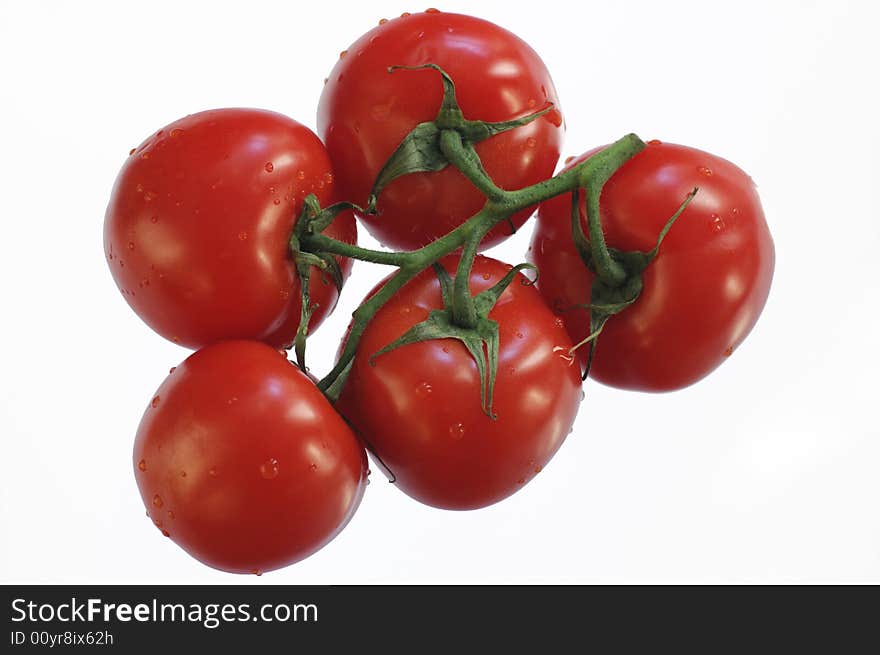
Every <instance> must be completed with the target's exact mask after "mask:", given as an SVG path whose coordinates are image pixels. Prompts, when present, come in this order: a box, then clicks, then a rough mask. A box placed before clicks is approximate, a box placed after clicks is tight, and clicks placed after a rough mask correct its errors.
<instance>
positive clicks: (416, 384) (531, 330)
mask: <svg viewBox="0 0 880 655" xmlns="http://www.w3.org/2000/svg"><path fill="white" fill-rule="evenodd" d="M456 263H457V257H456V256H453V257H449V258H446V259H444V260H442V264H443V266H444V267H445V268H446V269H447V270H449V271H451V272H453V273H454V271H455V266H456ZM510 268H511V267H510V266H509V265H508V264H504V263H503V262H499V261H497V260H494V259H490V258H488V257H484V256H478V257H477V258H476V260H475V262H474V266H473V272H472V274H471V278H470V288H471V291H472V293H478V292H480V291H483V290H485V289H487V288H489V287H491V286H492V285H494V284H495V283H497V282H498V281H499V280H500V279H501V278H502V277H504V275H505V274H506V273H507V272H508V271H509V270H510ZM525 281H526V279H525V277H523V276H522V275H521V274H520V275H519V276H518V278H517V280H514V282H513V283H512V284H511V285H510V286H509V287H507V290H506V291H504V293H503V294H502V295H501V297H500V299H499V301H498V303H497V304H496V305H495V307H494V308H493V309H492V310H491V311H490V313H489V317H490V318H491V319H493V320H495V321H497V322H498V323H499V337H500V340H499V341H500V347H499V357H498V373H497V379H496V382H495V392H494V402H493V408H492V409H493V410H494V413H495V414H496V415H497V418H495V419H494V420H493V419H491V418H489V416H487V414H486V413H485V412H484V411H483V408H482V407H481V402H480V376H479V373H478V371H477V367H476V364H475V362H474V359H473V357H472V356H471V354H470V353H469V352H468V351H467V349H466V348H465V347H464V346H463V345H462V343H461V342H460V341H458V340H456V339H448V338H447V339H439V340H431V341H426V342H421V343H413V344H409V345H406V346H403V347H400V348H398V349H396V350H393V351H391V352H387V353H385V354H383V355H381V356H379V357H376V358H375V359H374V360H373V361H372V363H371V361H370V356H371V355H372V354H373V353H375V352H377V351H379V350H380V349H381V348H383V347H385V346H386V345H388V343H389V342H391V341H393V340H394V339H396V338H397V337H399V336H400V335H401V334H403V333H404V332H406V331H407V330H408V329H409V328H411V327H412V326H413V325H415V324H416V323H418V322H420V321H423V320H424V319H425V318H426V317H427V315H428V313H429V311H431V310H433V309H441V308H442V306H443V304H442V299H441V296H440V288H439V283H438V281H437V278H436V275H435V273H434V272H433V271H432V270H427V271H425V272H423V273H422V274H421V275H419V276H418V277H417V278H415V279H414V280H412V281H411V282H410V283H409V284H407V285H406V286H404V287H403V289H402V290H401V291H400V292H399V293H398V294H397V295H396V296H395V297H394V298H392V300H391V301H389V302H388V303H387V304H386V305H385V306H384V307H383V308H382V309H381V310H380V311H379V313H378V314H377V315H376V316H375V317H374V319H373V320H372V321H371V322H370V324H369V325H368V327H367V329H366V331H365V332H364V334H363V337H362V338H361V341H360V344H359V347H358V351H357V355H356V357H355V360H354V364H353V366H352V369H351V372H350V375H349V377H348V380H347V382H346V384H345V387H344V388H343V391H342V395H341V396H340V398H339V401H338V403H337V408H338V409H339V411H340V412H341V413H342V414H343V415H344V416H345V417H346V419H347V420H348V421H349V422H350V423H351V424H352V426H353V427H354V429H355V430H356V431H357V433H358V435H359V436H360V437H361V438H362V439H363V441H364V442H365V443H367V444H368V445H369V446H368V447H369V448H370V450H371V452H372V453H373V454H374V455H375V456H376V459H377V462H378V463H379V464H380V465H381V467H382V468H383V470H384V471H386V472H390V474H391V475H392V476H393V480H394V485H395V487H397V488H398V489H400V490H401V491H403V492H404V493H406V494H408V495H409V496H411V497H413V498H415V499H416V500H418V501H420V502H422V503H425V504H427V505H431V506H433V507H438V508H441V509H456V510H469V509H477V508H481V507H486V506H488V505H491V504H493V503H496V502H498V501H499V500H502V499H503V498H506V497H507V496H509V495H511V494H513V493H515V492H516V491H518V490H520V489H522V488H523V487H524V486H525V485H526V484H527V483H528V482H530V481H531V480H533V479H534V478H535V477H536V476H537V475H538V473H540V472H541V471H542V469H543V468H544V467H545V466H546V465H547V463H548V462H549V461H550V459H551V458H552V457H553V455H554V454H555V453H556V452H557V450H558V449H559V447H560V446H561V445H562V443H563V441H564V440H565V437H566V436H567V435H568V434H569V432H570V431H571V427H572V425H573V423H574V419H575V416H576V414H577V410H578V407H579V405H580V402H581V399H582V397H583V395H582V392H581V380H580V371H579V369H578V366H577V365H575V360H574V358H573V357H571V356H570V355H569V353H568V351H569V349H570V348H571V346H572V342H571V339H570V338H569V336H568V334H567V332H566V330H565V328H564V326H563V324H562V321H560V320H558V319H557V318H556V317H555V316H554V315H553V313H552V312H551V311H550V309H549V308H548V307H547V306H546V304H545V303H544V301H543V299H542V298H541V296H540V295H539V294H538V293H537V291H535V289H534V288H533V287H532V286H530V285H529V286H527V285H525V284H523V282H525Z"/></svg>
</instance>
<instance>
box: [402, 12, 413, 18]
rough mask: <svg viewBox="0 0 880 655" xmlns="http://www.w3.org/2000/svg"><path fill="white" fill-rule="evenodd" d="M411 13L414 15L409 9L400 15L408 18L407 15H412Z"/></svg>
mask: <svg viewBox="0 0 880 655" xmlns="http://www.w3.org/2000/svg"><path fill="white" fill-rule="evenodd" d="M411 15H412V14H410V13H409V12H408V11H405V12H403V13H402V14H400V17H401V18H406V17H407V16H411Z"/></svg>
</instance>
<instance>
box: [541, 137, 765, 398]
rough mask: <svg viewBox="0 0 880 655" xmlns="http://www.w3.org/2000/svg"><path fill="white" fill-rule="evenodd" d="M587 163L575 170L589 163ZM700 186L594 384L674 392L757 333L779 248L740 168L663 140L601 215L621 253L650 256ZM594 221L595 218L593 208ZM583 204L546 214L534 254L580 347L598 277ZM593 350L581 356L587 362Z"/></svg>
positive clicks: (603, 354)
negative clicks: (581, 247)
mask: <svg viewBox="0 0 880 655" xmlns="http://www.w3.org/2000/svg"><path fill="white" fill-rule="evenodd" d="M589 154H592V153H587V154H585V155H583V156H581V157H580V158H578V160H576V161H575V162H572V164H571V166H574V165H575V164H576V163H578V162H579V161H582V160H583V159H585V158H586V157H587V156H588V155H589ZM694 187H699V192H698V193H697V195H696V197H695V198H694V200H693V201H692V202H691V204H690V205H689V206H688V208H687V209H686V210H685V211H684V213H683V214H682V215H681V216H680V217H679V219H678V221H677V222H676V223H675V225H674V226H673V227H672V230H671V231H670V232H669V234H668V235H667V236H666V239H665V240H664V241H663V244H662V245H661V246H660V252H659V255H658V256H657V258H656V259H655V260H654V261H653V262H652V263H651V264H650V265H649V266H648V268H647V270H646V271H645V273H644V275H643V282H644V289H643V291H642V294H641V296H640V297H639V299H638V300H636V302H635V303H634V304H633V305H632V306H631V307H629V308H628V309H625V310H624V311H623V312H622V313H620V314H618V315H616V316H613V317H612V318H611V319H609V321H608V323H607V325H606V326H605V329H604V331H603V332H602V334H601V336H600V337H599V340H598V342H597V345H596V349H595V358H594V360H593V365H592V368H591V371H590V375H591V377H593V378H595V379H596V380H598V381H600V382H602V383H604V384H608V385H611V386H615V387H621V388H624V389H635V390H639V391H671V390H675V389H680V388H682V387H686V386H687V385H689V384H692V383H694V382H696V381H697V380H699V379H701V378H702V377H704V376H705V375H707V374H709V373H710V372H711V371H713V370H714V369H715V368H716V367H717V366H718V365H720V364H721V363H722V362H723V361H725V359H726V358H727V357H729V356H730V355H731V353H732V352H733V351H734V349H736V347H737V346H739V344H740V343H742V341H743V339H745V337H746V335H748V333H749V331H750V330H751V329H752V327H753V326H754V325H755V322H756V321H757V320H758V316H759V315H760V313H761V310H762V309H763V307H764V303H765V301H766V300H767V294H768V293H769V291H770V280H771V278H772V277H773V264H774V250H773V240H772V238H771V237H770V232H769V230H768V229H767V223H766V221H765V220H764V212H763V210H762V209H761V202H760V200H759V199H758V194H757V192H756V190H755V185H754V183H753V182H752V179H751V178H750V177H749V176H748V175H746V174H745V173H744V172H743V171H742V170H741V169H739V168H737V167H736V166H734V165H733V164H731V163H730V162H728V161H726V160H724V159H721V158H720V157H716V156H714V155H710V154H709V153H706V152H702V151H700V150H695V149H693V148H687V147H684V146H678V145H672V144H662V143H660V142H658V141H652V142H650V143H649V145H648V147H647V148H646V149H645V150H644V151H642V152H641V153H639V154H638V155H637V156H636V157H634V158H633V159H632V160H630V161H629V162H627V163H626V164H625V165H624V166H623V167H622V168H621V169H620V170H619V171H617V173H615V174H614V176H613V177H612V178H611V179H610V180H609V181H608V183H607V184H606V185H605V188H604V190H603V193H602V197H601V202H600V205H601V209H600V215H601V220H602V227H603V230H604V232H605V237H606V240H607V243H608V245H609V246H611V247H614V248H617V249H618V250H627V251H629V250H641V251H645V252H646V251H649V250H651V248H653V247H654V244H655V242H656V240H657V235H658V234H659V232H660V229H661V228H662V227H663V225H664V223H665V222H666V221H667V220H668V219H669V217H670V216H672V215H673V214H674V213H675V211H676V209H677V208H678V207H679V205H680V204H681V203H682V202H683V201H684V199H685V196H686V195H687V194H688V192H689V191H691V190H692V189H693V188H694ZM581 208H582V209H581V216H582V219H583V217H584V216H585V215H586V214H585V212H586V210H585V208H584V202H583V198H582V202H581ZM570 216H571V199H570V197H569V196H565V197H559V198H554V199H552V200H549V201H547V202H545V203H544V204H542V205H541V208H540V210H539V212H538V226H537V228H536V230H535V233H534V235H533V237H532V245H531V247H530V248H529V252H530V260H531V261H532V262H534V263H535V264H536V265H537V266H538V268H539V269H540V272H541V275H540V277H539V278H538V287H539V288H540V290H541V293H542V294H543V295H544V296H545V297H546V298H547V299H548V301H550V303H551V304H552V305H553V307H554V308H555V309H556V310H557V311H558V313H559V316H561V317H562V318H563V319H564V320H565V324H566V327H567V328H568V331H569V333H570V334H571V337H572V339H573V340H574V341H575V342H578V341H580V340H581V339H583V338H585V337H586V336H587V335H588V334H589V322H590V321H589V313H588V312H587V311H586V310H583V309H567V308H570V307H571V306H572V305H577V304H585V303H589V298H590V285H591V284H592V281H593V276H592V274H591V273H590V272H589V271H588V270H587V268H586V267H585V266H584V264H583V263H582V262H581V259H580V257H578V254H577V253H576V252H575V249H574V245H573V244H572V239H571V228H570ZM588 350H589V348H588V347H586V346H585V347H583V348H582V349H580V350H579V351H578V352H579V353H580V359H581V362H582V363H584V362H585V361H586V357H587V354H588Z"/></svg>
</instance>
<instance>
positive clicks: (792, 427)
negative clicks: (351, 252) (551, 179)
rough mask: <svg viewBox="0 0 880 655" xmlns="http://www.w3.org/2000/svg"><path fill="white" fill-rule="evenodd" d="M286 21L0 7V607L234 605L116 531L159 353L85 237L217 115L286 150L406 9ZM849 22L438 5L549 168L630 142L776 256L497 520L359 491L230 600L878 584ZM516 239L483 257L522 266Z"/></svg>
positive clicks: (867, 306)
mask: <svg viewBox="0 0 880 655" xmlns="http://www.w3.org/2000/svg"><path fill="white" fill-rule="evenodd" d="M302 4H303V5H304V6H299V5H300V3H294V2H279V3H274V4H272V3H264V2H256V1H249V2H245V3H234V4H230V3H219V2H211V3H183V2H179V1H177V2H149V3H122V2H113V3H110V2H107V3H38V2H25V1H24V0H20V1H17V2H16V1H12V2H10V1H4V2H3V3H2V4H0V62H2V63H0V128H2V139H0V190H2V192H0V220H2V224H0V284H2V295H0V308H2V310H0V314H2V322H0V325H2V327H0V329H2V340H0V349H2V352H0V376H2V377H0V434H2V437H0V438H2V441H0V447H2V455H0V494H2V495H0V582H4V583H12V582H46V583H48V582H58V583H60V582H70V583H85V582H95V583H98V582H120V583H122V582H125V583H134V582H139V583H149V582H166V583H197V582H207V583H214V582H216V583H221V582H222V583H236V582H246V583H252V582H255V581H257V579H256V578H254V577H253V576H246V577H241V576H233V575H228V574H224V573H220V572H217V571H213V570H211V569H208V568H206V567H204V566H202V565H201V564H199V563H198V562H196V561H195V560H192V559H190V558H189V556H187V555H186V554H184V553H183V551H181V550H180V549H179V548H177V546H175V545H174V544H173V543H172V542H171V541H169V540H168V539H164V538H162V537H161V536H160V535H159V533H158V531H157V530H156V529H155V528H154V527H153V526H152V525H151V523H150V521H149V520H148V519H147V518H146V517H145V516H144V509H143V506H142V504H141V500H140V498H139V496H138V493H137V489H136V487H135V484H134V479H133V475H132V471H131V446H132V440H133V437H134V432H135V429H136V427H137V424H138V421H139V420H140V416H141V413H142V412H143V409H144V407H145V405H146V403H147V401H148V399H149V398H151V396H152V392H153V390H154V389H155V387H156V386H158V384H159V382H161V380H162V379H163V378H164V376H165V374H166V372H167V370H168V368H169V367H170V366H171V365H174V364H177V363H178V362H179V361H180V360H182V359H183V358H184V357H185V356H186V354H187V352H186V351H185V350H183V349H181V348H179V347H177V346H175V345H173V344H171V343H169V342H167V341H164V340H163V339H161V338H159V337H158V336H156V335H155V334H153V333H152V332H151V331H150V330H149V329H148V328H147V327H145V326H144V325H143V324H142V323H141V322H140V321H139V320H138V319H137V318H136V317H135V315H134V314H133V313H132V312H131V311H130V310H129V308H128V307H127V305H126V304H125V303H124V301H123V300H122V298H121V297H120V295H119V293H118V292H117V290H116V288H115V285H114V284H113V282H112V280H111V277H110V274H109V272H108V270H107V266H106V263H105V260H104V257H103V252H102V245H101V230H102V221H103V215H104V208H105V206H106V203H107V200H108V197H109V192H110V188H111V185H112V183H113V180H114V178H115V176H116V173H117V171H118V169H119V167H120V166H121V164H122V163H123V161H124V160H125V157H126V156H127V153H128V150H129V148H131V147H132V146H134V145H136V144H137V143H139V142H140V141H141V140H142V139H143V138H144V137H145V136H146V135H148V134H149V133H150V132H151V131H155V130H157V129H159V128H160V127H162V126H164V125H165V124H166V123H168V122H170V121H172V120H174V119H176V118H178V117H180V116H183V115H185V114H188V113H192V112H195V111H199V110H202V109H206V108H212V107H223V106H253V107H262V108H267V109H274V110H277V111H280V112H282V113H286V114H288V115H289V116H291V117H293V118H296V119H297V120H299V121H301V122H304V123H305V124H307V125H309V126H312V127H314V124H315V106H316V103H317V99H318V95H319V94H320V92H321V86H322V80H323V78H324V77H325V76H326V74H327V72H328V71H329V70H330V68H331V67H332V66H333V64H334V62H335V60H336V58H337V56H338V53H339V51H341V50H343V49H345V48H346V47H347V46H348V45H349V44H350V43H351V42H352V41H353V40H354V39H355V38H357V37H358V36H359V35H360V34H361V33H362V32H363V31H365V30H367V29H368V28H370V27H372V26H373V25H375V24H376V22H377V20H378V19H379V18H381V17H383V16H384V17H393V16H396V15H398V14H400V13H401V12H402V11H404V10H410V11H413V10H421V9H424V8H425V7H413V6H411V5H407V4H403V3H399V2H371V3H359V4H353V3H352V4H348V3H345V6H343V3H342V2H340V0H335V1H333V2H319V3H302ZM367 5H369V6H367ZM536 6H537V7H540V9H535V8H534V7H536ZM877 6H878V5H877V4H876V3H873V2H869V1H867V0H866V1H865V2H861V3H858V2H842V1H840V0H837V1H835V2H773V3H770V2H739V3H709V2H705V1H699V2H678V1H672V0H667V1H666V2H658V3H653V2H644V3H635V2H622V1H621V2H598V1H595V2H594V1H590V2H577V3H566V2H560V3H552V4H548V3H537V4H536V3H534V2H531V3H528V4H526V3H522V4H520V3H517V2H510V1H508V2H479V3H476V2H468V3H466V2H453V1H448V2H445V3H444V4H443V5H441V6H440V8H441V9H444V10H448V11H452V10H458V11H462V12H465V13H472V14H475V15H479V16H482V17H484V18H488V19H490V20H493V21H494V22H497V23H499V24H501V25H503V26H505V27H507V28H508V29H510V30H512V31H513V32H515V33H517V34H518V35H519V36H521V37H522V38H524V39H525V40H526V41H527V42H529V43H530V44H531V45H532V46H533V47H534V48H535V49H536V50H537V51H538V52H539V53H540V54H541V55H542V57H543V58H544V60H545V62H546V64H547V66H548V68H549V69H550V71H551V73H552V75H553V77H554V79H555V82H556V86H557V89H558V91H559V95H560V98H561V102H562V108H563V111H564V112H565V114H566V117H567V124H568V133H567V140H566V145H565V149H564V150H565V152H564V154H566V155H568V154H578V153H580V152H582V151H583V150H586V149H587V148H589V147H592V146H595V145H597V144H602V143H606V142H608V141H610V140H613V139H615V138H617V137H619V136H621V135H623V134H624V133H626V132H629V131H636V132H638V133H639V134H640V135H641V136H642V137H643V138H645V139H649V138H659V139H662V140H665V141H672V142H679V143H685V144H689V145H693V146H697V147H700V148H703V149H705V150H708V151H710V152H713V153H716V154H719V155H721V156H724V157H726V158H728V159H730V160H732V161H734V162H736V163H738V164H739V165H740V166H741V167H743V168H744V169H745V170H747V171H748V172H749V173H750V174H751V175H752V177H753V178H754V179H755V180H756V181H757V183H758V185H759V191H760V193H761V195H762V198H763V201H764V206H765V210H766V213H767V217H768V221H769V223H770V228H771V231H772V233H773V235H774V238H775V242H776V253H777V267H776V275H775V279H774V282H773V289H772V291H771V295H770V299H769V302H768V304H767V308H766V310H765V311H764V314H763V316H762V318H761V320H760V322H759V323H758V326H757V327H756V329H755V330H754V332H753V333H752V334H751V336H750V337H749V338H748V339H747V340H746V342H745V343H744V344H743V346H742V347H741V348H739V349H738V350H737V352H736V353H735V354H734V356H733V357H731V358H730V360H729V361H728V362H726V363H725V364H724V365H723V366H722V367H721V368H720V369H719V370H718V371H717V372H716V373H715V374H713V375H712V376H711V377H709V378H708V379H706V380H704V381H703V382H701V383H699V384H698V385H696V386H694V387H692V388H689V389H687V390H685V391H681V392H679V393H675V394H667V395H644V394H633V393H624V392H621V391H616V390H612V389H608V388H604V387H602V386H600V385H598V384H596V383H592V382H590V383H588V384H587V386H586V392H587V398H586V401H585V403H584V404H583V405H582V408H581V414H580V416H579V417H578V421H577V423H576V427H575V431H574V433H573V434H572V435H570V437H569V439H568V441H567V442H566V443H565V445H564V446H563V448H562V450H561V451H560V452H559V454H558V455H557V456H556V458H555V459H554V460H553V461H552V462H551V463H550V465H549V466H547V467H546V469H545V471H544V472H543V473H542V474H541V475H540V476H538V477H537V479H536V480H535V481H534V482H532V483H530V484H529V485H528V486H527V487H526V488H525V489H523V490H522V491H521V492H520V493H518V494H517V495H515V496H513V497H512V498H510V499H508V500H507V501H505V502H502V503H500V504H498V505H496V506H493V507H491V508H489V509H484V510H481V511H476V512H470V513H453V512H444V511H440V510H435V509H430V508H427V507H424V506H421V505H419V504H418V503H416V502H415V501H413V500H411V499H409V498H408V497H406V496H404V495H403V494H402V493H400V492H399V491H398V490H396V489H395V488H394V487H393V486H392V485H389V484H387V483H385V482H384V480H383V479H382V478H381V475H379V474H378V472H376V473H374V475H373V484H372V485H371V486H370V487H369V488H368V490H367V496H366V498H365V499H364V502H363V503H362V505H361V508H360V510H359V511H358V513H357V515H356V516H355V518H354V520H353V521H352V523H351V524H350V525H349V527H348V528H347V529H346V530H345V531H344V532H343V533H342V534H341V535H340V537H338V538H337V539H336V540H335V541H334V542H332V543H331V544H330V545H329V546H328V547H326V548H325V549H324V550H322V551H320V552H319V553H318V554H316V555H314V556H313V557H311V558H310V559H308V560H306V561H304V562H302V563H300V564H298V565H295V566H293V567H290V568H288V569H285V570H282V571H278V572H275V573H272V574H267V575H265V576H263V577H262V578H259V582H260V583H261V584H271V583H361V582H403V583H407V582H465V583H468V582H474V583H477V582H500V583H505V582H794V581H798V582H807V581H809V582H860V581H872V582H880V510H878V501H880V475H878V470H880V428H878V421H877V407H878V390H880V384H878V379H877V376H878V364H880V356H878V352H880V343H878V335H880V311H878V295H880V294H878V292H880V283H878V279H880V263H878V261H877V258H876V257H875V253H876V252H878V250H880V212H878V205H877V198H878V188H880V165H878V152H880V137H878V128H877V117H878V115H880V103H878V95H877V94H878V91H877V89H878V85H877V70H878V69H877V65H878V63H880V49H878V46H877V35H876V27H877V25H878V24H880V15H878V10H877V9H876V7H877ZM530 7H531V8H530ZM551 9H552V11H553V12H554V13H553V14H552V15H551V14H548V13H545V11H549V10H551ZM529 232H530V230H529V229H524V230H522V231H521V233H520V234H518V235H517V236H516V237H515V238H513V239H511V240H510V241H508V242H506V243H505V244H503V245H502V246H501V247H499V248H497V249H495V250H494V251H493V252H492V254H493V255H494V256H496V257H498V258H501V259H505V260H507V261H509V262H516V261H521V260H522V259H523V256H524V253H525V250H526V247H527V244H528V239H529ZM364 241H365V242H366V243H368V244H369V243H372V242H370V241H369V240H368V239H364ZM383 274H384V270H383V269H382V268H381V267H376V266H371V265H367V264H357V265H356V266H355V274H354V276H353V278H352V279H351V281H350V282H349V284H348V286H347V288H346V290H345V292H344V294H343V297H342V301H341V305H340V309H339V310H338V311H337V312H336V314H335V315H334V316H333V317H332V319H331V320H329V321H328V322H327V323H325V325H324V326H323V327H322V328H321V329H320V330H319V332H318V333H317V334H316V336H315V337H314V339H312V340H311V342H310V353H311V358H312V365H313V367H314V368H315V369H317V371H318V372H326V370H328V368H329V364H330V361H331V357H332V354H333V353H334V352H335V350H336V344H337V341H338V339H339V337H340V336H341V334H342V330H343V328H344V325H345V323H346V322H347V319H348V314H349V312H350V311H351V310H352V309H354V307H355V306H356V305H357V303H358V301H359V299H360V298H361V297H362V296H363V295H364V293H365V292H366V290H367V289H368V288H369V287H370V286H371V285H372V284H373V283H374V282H375V281H376V280H377V279H378V278H379V277H380V276H381V275H383ZM374 469H375V467H374Z"/></svg>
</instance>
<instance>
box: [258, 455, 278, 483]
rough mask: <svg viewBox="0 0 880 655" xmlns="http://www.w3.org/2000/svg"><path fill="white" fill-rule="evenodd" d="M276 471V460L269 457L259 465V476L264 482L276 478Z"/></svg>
mask: <svg viewBox="0 0 880 655" xmlns="http://www.w3.org/2000/svg"><path fill="white" fill-rule="evenodd" d="M278 469H279V466H278V460H277V459H275V458H274V457H270V458H269V459H267V460H266V461H265V462H263V463H262V464H260V475H261V476H263V479H264V480H272V479H274V478H277V477H278Z"/></svg>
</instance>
